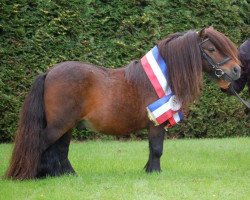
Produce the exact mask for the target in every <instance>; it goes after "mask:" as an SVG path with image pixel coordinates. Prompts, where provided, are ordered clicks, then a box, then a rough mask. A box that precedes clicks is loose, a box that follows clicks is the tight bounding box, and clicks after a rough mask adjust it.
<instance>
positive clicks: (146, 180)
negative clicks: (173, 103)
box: [0, 138, 250, 200]
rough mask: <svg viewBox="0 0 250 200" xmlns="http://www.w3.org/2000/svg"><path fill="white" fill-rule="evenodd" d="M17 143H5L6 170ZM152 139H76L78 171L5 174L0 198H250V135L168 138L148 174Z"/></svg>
mask: <svg viewBox="0 0 250 200" xmlns="http://www.w3.org/2000/svg"><path fill="white" fill-rule="evenodd" d="M10 154H11V145H9V144H2V145H0V175H3V174H4V171H5V169H6V167H7V164H8V160H9V157H10ZM147 158H148V143H147V141H128V142H119V141H90V142H81V143H78V142H73V143H72V144H71V146H70V160H71V162H72V165H73V166H74V168H75V170H76V172H77V173H78V176H63V177H59V178H47V179H43V180H32V181H10V180H3V179H0V199H1V200H2V199H3V200H8V199H11V200H14V199H17V200H21V199H28V200H29V199H36V200H37V199H38V200H39V199H46V200H47V199H53V200H57V199H58V200H63V199H74V200H77V199H107V200H112V199H114V200H118V199H124V200H128V199H133V200H134V199H135V200H136V199H142V200H147V199H152V200H157V199H164V200H165V199H192V200H193V199H199V200H200V199H209V200H211V199H216V200H217V199H223V200H225V199H227V200H228V199H237V200H239V199H246V200H247V199H250V138H230V139H202V140H166V141H165V144H164V153H163V156H162V172H161V173H153V174H150V175H149V174H146V173H145V172H144V170H143V167H144V165H145V163H146V161H147Z"/></svg>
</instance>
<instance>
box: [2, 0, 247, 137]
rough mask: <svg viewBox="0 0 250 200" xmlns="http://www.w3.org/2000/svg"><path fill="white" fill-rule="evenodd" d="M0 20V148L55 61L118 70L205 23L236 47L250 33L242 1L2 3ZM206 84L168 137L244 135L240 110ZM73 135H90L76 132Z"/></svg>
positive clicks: (20, 0)
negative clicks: (40, 77)
mask: <svg viewBox="0 0 250 200" xmlns="http://www.w3.org/2000/svg"><path fill="white" fill-rule="evenodd" d="M0 15H1V17H0V58H1V60H0V63H1V64H0V67H1V71H0V88H1V91H0V119H1V121H0V141H1V142H7V141H11V140H12V139H13V135H14V132H15V129H16V125H17V121H18V113H19V110H20V107H21V104H22V102H23V100H24V97H25V94H26V93H27V91H28V90H29V88H30V85H31V84H32V82H33V80H34V77H35V76H37V75H38V74H39V73H41V72H43V71H46V70H47V69H48V68H49V67H51V66H53V65H54V64H55V63H58V62H62V61H66V60H80V61H86V62H90V63H94V64H97V65H102V66H107V67H111V68H116V67H120V66H123V65H125V64H127V63H129V62H130V61H131V60H132V59H136V58H140V57H141V56H142V55H143V54H145V53H146V52H147V51H148V50H149V49H150V48H151V47H152V46H153V45H154V44H155V43H156V41H158V40H160V39H162V38H163V37H165V36H166V35H168V34H169V33H173V32H178V31H186V30H189V29H200V28H202V27H204V26H209V25H213V26H214V27H215V28H216V29H218V30H219V31H221V32H224V33H225V34H226V35H227V36H229V37H230V38H231V39H232V41H234V42H235V43H237V44H240V43H241V42H243V41H244V40H245V39H246V38H247V37H249V35H250V29H249V4H248V3H247V1H245V0H241V1H235V0H208V1H203V0H188V1H186V0H177V1H165V0H155V1H150V0H127V1H118V0H116V1H115V0H114V1H112V0H111V1H108V0H102V1H98V0H86V1H81V0H71V1H66V0H55V1H48V0H35V1H32V0H2V1H1V2H0ZM205 82H206V83H205V86H204V92H203V95H202V97H201V99H200V101H198V103H197V104H195V105H193V106H191V108H190V113H189V118H188V119H187V120H186V121H185V122H184V123H182V124H181V125H180V126H178V127H175V128H173V129H171V130H170V131H169V135H170V136H173V137H225V136H235V135H249V132H248V131H247V129H248V128H249V124H246V122H245V121H244V117H245V116H244V114H243V106H242V105H241V104H240V103H239V102H238V101H237V100H235V98H229V97H227V96H225V95H224V94H221V93H220V92H219V90H218V88H217V86H215V85H214V84H213V83H210V82H211V80H205ZM142 135H144V134H142ZM74 136H75V138H80V139H84V138H89V137H93V134H92V132H89V131H88V132H86V131H85V132H79V131H76V130H74ZM94 137H96V135H94Z"/></svg>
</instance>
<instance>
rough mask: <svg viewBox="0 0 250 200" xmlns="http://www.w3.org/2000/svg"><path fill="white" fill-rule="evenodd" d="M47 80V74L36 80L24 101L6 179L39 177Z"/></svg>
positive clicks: (44, 124) (44, 123)
mask: <svg viewBox="0 0 250 200" xmlns="http://www.w3.org/2000/svg"><path fill="white" fill-rule="evenodd" d="M45 78H46V74H42V75H39V76H38V77H37V78H36V80H35V82H34V84H33V86H32V88H31V91H30V93H29V94H28V95H27V97H26V99H25V101H24V104H23V107H22V110H21V113H20V119H19V126H18V129H17V133H16V137H15V141H14V149H13V152H12V157H11V160H10V165H9V168H8V170H7V172H6V174H5V177H6V178H10V179H19V180H23V179H32V178H35V177H36V175H37V168H38V165H39V162H40V157H41V152H40V148H39V146H40V143H41V142H40V134H41V131H42V130H43V129H44V128H45V126H46V119H45V113H44V100H43V94H44V81H45Z"/></svg>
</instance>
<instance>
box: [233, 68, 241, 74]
mask: <svg viewBox="0 0 250 200" xmlns="http://www.w3.org/2000/svg"><path fill="white" fill-rule="evenodd" d="M240 71H241V70H240V68H239V67H238V66H236V67H234V68H233V72H234V74H236V75H240Z"/></svg>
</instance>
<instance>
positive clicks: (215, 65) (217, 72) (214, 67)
mask: <svg viewBox="0 0 250 200" xmlns="http://www.w3.org/2000/svg"><path fill="white" fill-rule="evenodd" d="M207 41H209V38H206V39H205V40H203V41H201V42H200V43H199V47H200V50H201V55H202V56H203V58H204V59H205V60H206V61H207V62H208V63H209V64H210V66H211V67H212V70H213V71H214V74H215V76H216V77H217V78H223V77H225V78H227V79H229V80H230V82H232V81H233V79H232V77H231V76H229V75H228V74H227V73H225V72H224V71H223V70H222V69H221V68H219V67H220V66H222V65H224V64H226V63H227V62H228V61H229V60H231V58H229V57H226V58H224V60H222V61H221V62H218V63H217V62H215V61H214V60H213V58H211V57H210V56H209V55H208V54H207V53H206V52H205V50H204V49H203V48H202V44H204V43H205V42H207ZM229 89H230V91H231V92H232V93H233V94H234V95H235V96H236V97H237V98H238V99H239V100H240V101H241V102H242V103H243V104H244V105H245V106H246V107H247V108H249V109H250V103H249V102H247V101H245V100H243V99H242V98H241V97H240V96H239V94H238V93H237V92H236V91H235V90H234V88H233V86H232V84H230V88H229Z"/></svg>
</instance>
